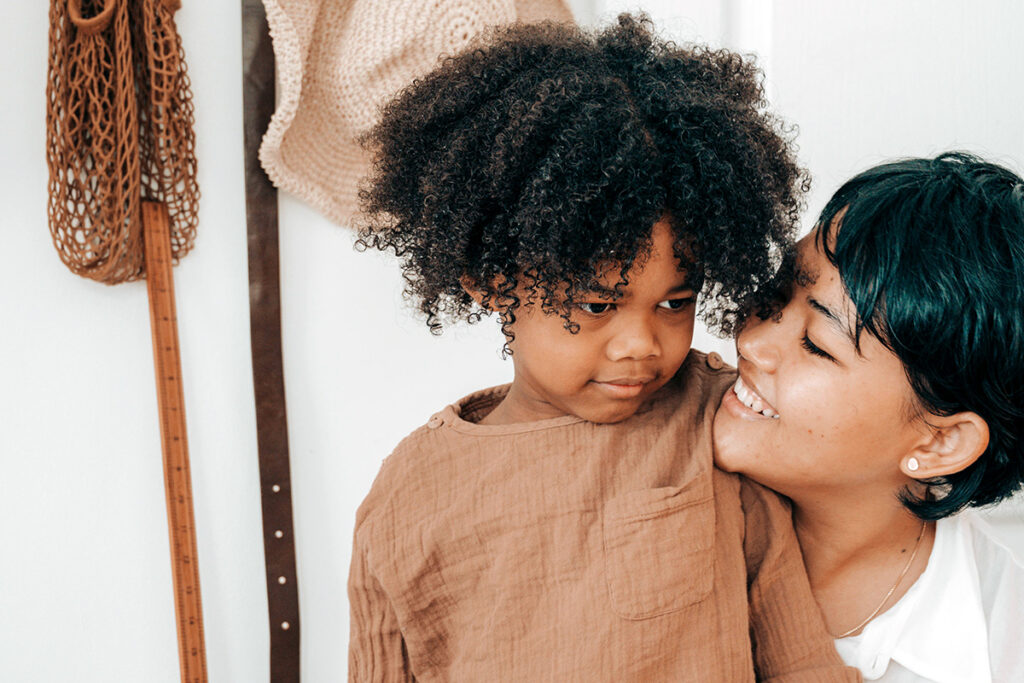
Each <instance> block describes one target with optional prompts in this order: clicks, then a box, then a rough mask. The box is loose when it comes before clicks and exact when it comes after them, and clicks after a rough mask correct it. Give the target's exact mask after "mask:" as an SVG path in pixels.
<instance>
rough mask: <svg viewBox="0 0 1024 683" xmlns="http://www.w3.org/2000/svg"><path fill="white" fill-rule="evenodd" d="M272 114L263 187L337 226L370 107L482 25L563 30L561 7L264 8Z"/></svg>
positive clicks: (358, 1) (344, 1)
mask: <svg viewBox="0 0 1024 683" xmlns="http://www.w3.org/2000/svg"><path fill="white" fill-rule="evenodd" d="M263 4H264V6H265V8H266V11H267V21H268V23H269V25H270V35H271V38H272V41H273V46H274V56H275V58H276V62H277V97H278V100H277V110H276V111H275V112H274V116H273V118H272V119H271V121H270V125H269V126H268V128H267V132H266V134H265V135H264V136H263V143H262V144H261V146H260V162H261V163H262V164H263V168H264V170H265V171H266V172H267V175H268V176H269V177H270V180H271V181H272V182H273V183H274V185H276V186H277V187H279V188H281V189H282V190H287V191H288V192H291V193H292V194H295V195H297V196H298V197H299V198H301V199H303V200H305V201H307V202H309V203H310V204H312V205H313V206H314V207H316V208H317V209H319V210H320V211H322V212H323V213H324V214H325V215H326V216H327V217H328V218H330V219H331V220H332V221H335V222H337V223H350V222H351V219H352V217H353V216H354V215H355V214H356V212H357V210H358V199H357V189H358V188H357V185H358V183H359V180H360V179H361V178H362V177H363V176H365V175H366V174H367V173H368V172H369V170H370V155H369V154H368V153H367V152H366V151H364V150H363V149H361V148H360V146H359V144H358V142H356V138H357V137H358V136H359V135H361V134H363V133H365V132H366V131H368V130H369V129H370V128H372V127H373V125H374V124H375V123H376V122H377V118H378V114H379V108H380V106H381V105H382V104H384V103H385V102H386V101H387V100H388V99H390V98H391V97H392V96H393V95H395V94H396V93H397V92H398V91H399V90H400V89H401V88H402V87H404V86H405V85H407V84H409V83H411V82H412V80H413V79H415V78H416V77H418V76H422V75H424V74H426V73H428V72H429V71H430V70H431V69H432V68H433V67H434V66H435V65H436V64H437V62H438V57H439V56H440V55H442V54H447V55H451V54H454V53H456V52H458V51H460V50H461V49H462V48H463V47H465V46H466V45H467V44H468V43H469V42H470V41H471V40H472V39H473V38H474V37H476V36H477V35H479V34H480V33H481V32H482V31H483V30H484V29H486V28H487V27H489V26H493V25H498V24H507V23H512V22H515V21H525V22H532V21H542V20H544V19H553V20H555V21H572V14H571V12H570V11H569V9H568V8H567V7H566V5H565V1H564V0H419V1H418V2H417V1H416V0H263Z"/></svg>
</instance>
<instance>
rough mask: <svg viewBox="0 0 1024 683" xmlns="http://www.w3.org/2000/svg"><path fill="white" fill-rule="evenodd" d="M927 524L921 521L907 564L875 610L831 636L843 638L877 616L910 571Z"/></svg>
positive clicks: (926, 521) (925, 521)
mask: <svg viewBox="0 0 1024 683" xmlns="http://www.w3.org/2000/svg"><path fill="white" fill-rule="evenodd" d="M927 526H928V520H924V521H923V522H921V532H920V533H919V534H918V535H917V542H916V543H914V552H912V553H910V559H909V560H907V564H906V566H905V567H903V571H901V572H900V575H899V576H898V577H896V583H894V584H893V585H892V588H890V589H889V592H888V593H886V594H885V597H884V598H882V602H880V603H878V607H876V608H875V611H874V612H872V613H871V614H869V615H868V618H867V619H865V620H864V621H862V622H860V623H859V624H857V625H856V626H854V627H853V628H851V629H850V630H849V631H845V632H844V633H840V634H839V635H837V636H833V637H835V638H845V637H846V636H848V635H851V634H853V633H856V632H857V631H859V630H861V629H862V628H864V627H865V626H867V625H868V622H869V621H871V620H872V619H874V618H875V617H876V616H878V613H879V612H881V611H882V608H883V607H885V603H886V602H888V601H889V598H891V597H892V594H893V593H895V592H896V589H897V588H899V585H900V583H901V582H902V581H903V577H904V576H906V575H907V572H908V571H910V565H912V564H914V558H915V557H917V551H918V550H919V549H920V547H921V539H922V538H924V530H925V527H927Z"/></svg>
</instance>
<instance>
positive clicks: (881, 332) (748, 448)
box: [715, 153, 1024, 683]
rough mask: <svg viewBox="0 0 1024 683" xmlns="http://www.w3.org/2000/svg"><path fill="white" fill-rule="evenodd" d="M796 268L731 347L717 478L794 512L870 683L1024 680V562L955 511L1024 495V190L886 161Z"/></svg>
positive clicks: (811, 565) (925, 165) (1008, 178)
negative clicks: (736, 475) (769, 311)
mask: <svg viewBox="0 0 1024 683" xmlns="http://www.w3.org/2000/svg"><path fill="white" fill-rule="evenodd" d="M799 259H800V269H799V275H798V278H797V283H796V284H795V286H794V289H793V292H792V295H791V298H790V300H789V302H788V303H787V304H786V305H785V307H784V308H783V309H782V310H781V312H780V313H779V314H777V315H776V316H775V317H773V318H771V319H769V320H758V319H754V320H753V321H751V322H750V323H749V324H748V325H747V326H746V328H745V329H744V330H743V331H742V332H741V334H740V336H739V338H738V341H737V348H738V352H739V362H738V369H739V379H738V380H737V382H736V384H735V386H734V387H733V389H732V390H731V391H729V392H727V393H726V396H725V397H724V398H723V400H722V404H721V407H720V409H719V411H718V414H717V416H716V418H715V443H716V450H717V453H716V459H717V461H718V464H719V465H720V466H721V467H723V468H724V469H727V470H730V471H737V472H742V473H743V474H746V475H748V476H750V477H752V478H753V479H755V480H757V481H759V482H761V483H762V484H765V485H766V486H769V487H771V488H773V489H775V490H776V491H778V492H780V493H782V494H785V495H786V496H789V497H790V498H791V499H792V501H793V518H794V525H795V527H796V530H797V534H798V536H799V538H800V543H801V546H802V549H803V552H804V558H805V563H806V567H807V572H808V576H809V577H810V580H811V585H812V587H813V589H814V592H815V596H816V598H817V600H818V602H819V604H820V606H821V608H822V611H823V613H824V616H825V620H826V623H827V624H828V627H829V629H830V631H831V632H832V634H833V635H834V636H835V637H836V645H837V648H838V649H839V652H840V654H841V655H842V656H843V658H844V659H845V660H846V662H847V663H848V664H851V665H853V666H857V667H858V668H860V669H861V671H862V672H863V673H864V676H865V678H866V679H867V680H885V681H940V682H941V681H950V682H954V681H955V682H956V683H965V682H973V681H1024V564H1022V562H1021V560H1020V559H1017V558H1014V556H1013V554H1012V553H1011V551H1010V550H1008V549H1007V548H1006V547H1005V546H1004V545H1002V544H1001V543H1000V542H999V541H998V540H996V539H995V538H994V537H993V535H992V534H991V532H990V530H989V528H988V526H987V525H986V523H985V522H984V521H983V519H982V518H981V517H980V516H978V515H977V514H976V513H974V512H973V511H970V510H968V511H966V512H961V510H964V509H965V508H974V507H978V506H983V505H988V504H991V503H995V502H997V501H999V500H1002V499H1004V498H1006V497H1007V496H1009V495H1010V494H1012V493H1013V492H1015V491H1016V490H1018V489H1019V488H1020V487H1021V484H1022V481H1024V445H1022V437H1024V181H1022V180H1021V178H1019V177H1018V176H1016V175H1015V174H1013V173H1011V172H1010V171H1008V170H1006V169H1004V168H1002V167H1000V166H996V165H994V164H990V163H985V162H983V161H981V160H980V159H977V158H975V157H972V156H970V155H966V154H959V153H951V154H944V155H941V156H939V157H938V158H936V159H912V160H906V161H899V162H895V163H890V164H885V165H883V166H879V167H877V168H874V169H871V170H869V171H866V172H865V173H862V174H860V175H858V176H857V177H855V178H853V179H852V180H850V181H849V182H847V183H846V184H845V185H844V186H843V187H842V188H840V190H839V191H838V192H837V193H836V195H835V196H834V197H833V198H832V199H831V201H830V202H829V203H828V205H827V206H826V207H825V209H824V211H823V213H822V215H821V218H820V220H819V222H818V225H817V227H816V229H815V230H814V231H813V232H812V233H811V234H810V235H808V236H807V237H806V238H804V239H803V240H802V241H801V243H800V254H799ZM957 513H959V514H957Z"/></svg>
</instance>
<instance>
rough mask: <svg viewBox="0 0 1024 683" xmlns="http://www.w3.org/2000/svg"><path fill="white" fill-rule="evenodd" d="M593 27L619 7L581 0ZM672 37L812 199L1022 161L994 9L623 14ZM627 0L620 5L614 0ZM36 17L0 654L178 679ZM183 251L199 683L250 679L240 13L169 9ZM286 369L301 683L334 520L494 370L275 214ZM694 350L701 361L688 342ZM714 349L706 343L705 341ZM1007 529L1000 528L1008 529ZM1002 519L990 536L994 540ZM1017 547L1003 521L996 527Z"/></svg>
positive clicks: (20, 207)
mask: <svg viewBox="0 0 1024 683" xmlns="http://www.w3.org/2000/svg"><path fill="white" fill-rule="evenodd" d="M573 4H574V5H575V9H576V11H577V15H578V16H580V17H582V18H585V19H590V18H593V17H599V16H601V17H607V16H608V14H609V13H614V12H615V11H618V10H619V9H621V8H622V6H623V5H624V4H625V3H618V2H613V1H611V0H609V1H607V2H602V1H601V0H578V1H577V2H575V3H573ZM641 5H642V6H643V7H646V8H647V9H649V10H650V11H651V13H652V15H653V16H654V17H655V19H656V20H657V21H659V23H661V24H662V25H663V26H665V27H666V30H667V31H668V32H669V33H670V34H671V35H673V36H676V37H677V38H679V39H684V40H685V39H695V38H699V39H703V40H707V41H710V42H714V43H726V44H729V45H732V46H738V47H739V48H741V49H743V50H756V51H758V52H759V53H760V54H761V56H762V63H763V64H764V65H765V66H766V69H767V70H768V74H769V87H770V90H771V93H772V97H773V101H774V102H775V103H776V104H777V108H778V109H779V111H780V112H781V113H782V114H783V115H784V116H785V117H786V118H787V119H788V120H790V121H793V122H796V123H798V124H800V127H801V134H800V138H799V140H800V144H801V157H802V159H803V161H804V162H805V163H806V164H807V165H808V166H809V168H810V169H811V171H812V173H813V174H814V177H815V183H816V184H815V191H814V194H812V196H811V199H810V208H811V210H812V212H813V211H817V210H818V209H819V208H820V206H821V204H822V203H823V202H824V200H825V199H826V198H827V195H828V194H829V193H830V192H831V191H832V190H833V189H834V188H835V187H836V185H837V184H838V183H839V182H840V181H841V180H842V179H844V178H846V177H847V176H849V175H851V174H852V173H854V172H856V171H857V170H860V169H862V168H864V167H865V166H867V165H870V164H871V163H874V162H876V161H878V160H880V159H882V158H884V157H888V156H892V155H895V154H927V153H931V152H934V151H938V150H939V149H943V148H946V147H949V146H967V147H969V148H971V149H976V150H979V151H982V152H985V153H988V154H989V155H995V156H997V157H999V158H1002V159H1004V160H1006V161H1008V162H1009V163H1010V164H1011V165H1013V166H1014V167H1015V168H1016V169H1017V170H1021V169H1022V168H1024V135H1022V133H1021V132H1020V131H1021V127H1020V121H1019V115H1018V113H1017V112H1019V111H1022V110H1024V101H1022V97H1024V95H1022V94H1021V91H1020V89H1019V88H1018V87H1017V85H1016V81H1015V80H1014V79H1015V78H1016V77H1017V76H1018V75H1019V74H1020V73H1022V69H1021V67H1022V65H1024V48H1022V47H1021V44H1020V42H1019V41H1018V40H1017V38H1016V36H1014V35H1013V34H1012V31H1013V28H1014V27H1019V26H1022V25H1024V8H1022V6H1021V5H1019V4H1018V3H1016V2H1013V1H1012V0H1005V1H1003V2H997V1H996V0H986V1H984V2H975V3H971V4H970V5H969V7H970V9H967V8H968V5H967V4H966V3H961V2H959V1H958V0H932V1H931V2H924V1H923V0H922V1H917V2H909V1H908V2H902V3H891V2H886V1H884V0H869V1H863V0H862V1H861V2H856V3H853V2H849V3H847V2H838V1H833V2H827V3H826V2H812V1H810V0H806V1H801V0H775V1H774V2H769V1H768V0H764V1H763V2H758V1H757V0H727V2H725V3H722V2H718V1H717V0H689V1H686V2H679V1H670V0H662V1H658V2H656V1H653V0H648V1H647V2H644V3H641ZM629 6H636V3H631V4H629ZM46 16H47V8H46V3H20V4H16V5H12V6H11V7H9V8H8V10H7V21H6V22H5V23H3V24H2V25H0V55H2V58H3V61H2V63H3V65H4V68H3V69H0V86H2V87H0V93H3V98H2V99H0V197H2V199H3V206H4V212H3V214H2V218H0V231H2V232H0V234H2V235H3V237H4V244H5V246H6V247H7V249H6V251H5V254H6V256H5V257H4V258H3V263H2V267H0V291H2V292H3V293H2V295H0V320H2V321H3V322H2V325H3V332H2V333H0V386H3V390H0V411H2V412H0V415H3V418H0V420H2V423H0V424H2V428H0V463H2V466H3V470H2V475H0V518H2V519H3V520H4V521H5V523H6V529H5V535H4V541H5V542H4V543H3V544H2V545H0V548H2V550H0V615H3V621H2V625H0V662H3V668H4V673H3V678H4V680H5V681H6V680H10V681H15V682H18V683H20V682H21V681H32V682H35V681H42V682H46V683H49V682H51V681H54V682H56V681H72V680H74V681H79V682H82V683H93V682H96V683H99V682H100V681H103V682H106V681H146V682H147V683H148V682H150V681H152V682H156V683H160V682H166V683H172V682H174V681H177V680H178V673H177V649H176V643H175V632H174V615H173V603H172V600H171V578H170V571H169V561H168V552H169V551H168V548H167V540H166V539H167V530H166V522H165V518H164V503H163V479H162V472H161V467H160V450H159V434H158V427H157V422H156V401H155V400H154V389H153V380H152V376H153V369H152V361H151V350H150V341H149V321H148V312H147V302H146V294H145V287H144V285H143V284H142V283H136V284H130V285H121V286H118V287H113V288H111V287H105V286H103V285H97V284H94V283H91V282H87V281H85V280H83V279H81V278H77V277H75V276H73V275H71V274H70V273H69V272H68V271H67V270H66V269H64V267H63V266H62V265H61V263H60V261H59V259H58V258H57V255H56V253H55V251H54V249H53V247H52V245H51V243H50V237H49V234H48V232H47V228H46V194H45V192H46V177H47V174H46V166H45V161H44V156H43V150H44V107H43V104H44V100H43V92H44V84H45V70H46V30H47V27H46V23H47V19H46ZM178 22H179V28H180V31H181V34H182V36H183V39H184V41H185V49H186V54H187V56H188V59H189V63H190V67H191V76H192V81H193V86H194V92H195V99H196V108H197V125H196V127H197V135H198V143H199V149H198V154H199V159H200V182H201V185H202V189H203V200H202V209H201V210H202V214H201V223H200V234H199V241H198V244H197V247H196V250H195V251H194V253H192V254H191V255H189V256H188V257H187V258H186V259H185V260H184V261H183V262H182V264H181V266H180V267H178V268H177V269H176V272H175V276H176V285H177V296H178V308H179V310H178V313H179V329H180V335H181V349H182V361H183V365H184V386H185V399H186V406H187V414H188V427H189V439H190V447H191V456H192V468H193V479H194V484H193V486H194V496H195V507H196V517H197V526H198V535H199V563H200V573H201V580H202V591H203V598H204V616H205V622H206V623H205V626H206V639H207V640H206V643H207V655H208V662H209V671H210V679H211V681H215V682H217V683H234V682H236V681H237V682H242V683H249V682H253V681H265V680H267V678H268V666H267V648H268V637H267V634H266V600H265V595H264V584H263V569H262V562H263V557H262V550H261V532H260V507H259V490H258V485H259V482H258V471H257V465H256V447H255V420H254V414H253V412H254V411H253V407H252V383H251V366H250V362H249V342H248V286H247V276H246V252H245V245H246V240H245V224H244V205H243V189H242V142H241V130H240V120H241V89H240V73H241V64H240V59H239V54H240V36H239V7H238V3H237V2H235V1H233V0H232V1H228V0H209V1H208V2H206V3H199V2H186V3H185V7H184V8H183V9H182V10H181V11H180V12H179V15H178ZM281 224H282V242H281V260H282V278H283V305H284V321H283V322H284V345H285V371H286V377H287V398H288V417H289V423H290V433H291V450H292V468H293V490H294V504H295V520H296V536H297V538H296V541H297V550H298V561H299V590H300V599H301V615H302V639H303V652H302V666H303V671H304V674H305V675H304V677H303V680H304V681H309V682H311V683H319V682H326V681H334V680H339V679H343V678H344V674H345V667H346V647H347V633H348V605H347V600H346V597H345V580H346V576H347V572H348V561H349V554H350V544H351V531H352V524H353V519H354V513H355V508H356V506H357V505H358V503H359V501H360V500H361V498H362V496H363V495H364V494H365V492H366V490H367V489H368V487H369V485H370V482H371V480H372V478H373V476H374V475H375V473H376V470H377V467H378V465H379V462H380V460H381V459H382V458H383V457H384V456H385V455H387V453H388V452H389V451H390V449H391V447H392V446H393V445H394V444H395V442H397V441H398V440H399V439H400V438H401V437H402V436H404V435H405V434H406V433H408V432H409V431H410V430H411V429H413V428H414V427H415V426H417V425H419V424H421V423H422V422H423V421H424V420H425V419H426V418H427V417H428V416H429V414H430V413H431V412H433V411H434V410H436V409H437V408H439V407H441V406H443V405H444V404H445V403H448V402H450V401H451V400H454V399H456V398H458V397H459V396H461V395H463V394H465V393H467V392H469V391H472V390H474V389H477V388H480V387H483V386H485V385H490V384H495V383H499V382H503V381H507V380H508V379H509V378H510V376H511V371H510V366H509V364H508V363H507V362H503V361H501V360H500V358H499V355H498V349H499V347H500V345H501V339H500V337H499V335H498V334H497V332H496V331H495V329H494V328H493V326H492V325H489V324H488V323H486V322H485V323H483V324H481V325H478V326H476V327H473V328H460V329H455V330H452V331H451V332H447V333H445V335H444V336H443V337H441V338H434V337H432V336H431V335H430V334H429V333H428V332H427V331H426V328H425V326H423V325H422V323H420V322H419V321H418V320H416V319H414V318H413V317H411V316H410V315H409V313H408V311H407V310H405V309H404V308H403V305H402V302H401V299H400V295H399V289H400V287H399V282H400V281H399V277H398V274H397V270H396V268H395V267H394V265H393V264H392V263H391V262H390V261H389V260H388V259H386V258H384V257H382V256H380V255H377V254H358V253H355V252H353V251H352V249H351V242H352V236H351V234H350V233H349V232H347V231H345V230H344V229H342V228H339V227H337V226H334V225H331V224H329V223H328V222H327V221H326V220H324V219H323V218H321V217H320V216H319V215H317V214H316V213H315V212H314V211H312V210H311V209H309V208H307V207H306V206H304V205H302V204H300V203H299V202H297V201H295V200H294V199H292V198H290V197H282V201H281ZM699 343H700V344H702V345H704V346H705V347H707V346H708V345H709V344H710V343H711V341H709V340H708V339H704V340H702V341H701V342H699ZM722 348H727V346H725V345H723V347H722ZM1004 518H1008V515H1004ZM1022 527H1024V524H1021V523H1020V522H1019V521H1018V523H1017V526H1016V527H1012V526H1010V525H1004V528H1006V529H1009V530H1010V531H1009V532H1008V533H1013V532H1014V531H1013V530H1014V528H1015V529H1017V530H1019V529H1021V528H1022ZM1018 532H1019V531H1018Z"/></svg>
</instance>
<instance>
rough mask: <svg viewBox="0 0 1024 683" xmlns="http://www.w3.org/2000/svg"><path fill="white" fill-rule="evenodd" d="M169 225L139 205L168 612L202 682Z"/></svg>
mask: <svg viewBox="0 0 1024 683" xmlns="http://www.w3.org/2000/svg"><path fill="white" fill-rule="evenodd" d="M170 225H171V221H170V216H169V215H168V213H167V207H166V205H164V204H162V203H160V202H143V203H142V229H143V241H144V245H145V252H146V287H147V289H148V290H149V321H150V325H151V327H152V332H153V365H154V367H155V368H156V390H157V404H158V407H159V410H160V440H161V444H162V446H163V462H164V492H165V495H166V498H167V526H168V530H169V531H170V537H171V570H172V573H173V578H174V613H175V616H176V617H177V621H178V661H179V663H180V666H181V680H182V683H206V680H207V678H206V648H205V646H204V643H203V606H202V601H201V599H200V595H199V563H198V561H197V559H196V525H195V516H194V514H193V512H192V478H191V475H190V473H189V466H188V442H187V440H186V437H185V398H184V394H183V393H182V389H181V358H180V356H179V354H178V319H177V314H176V312H175V307H174V277H173V275H172V272H171V266H172V263H171V227H170Z"/></svg>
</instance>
